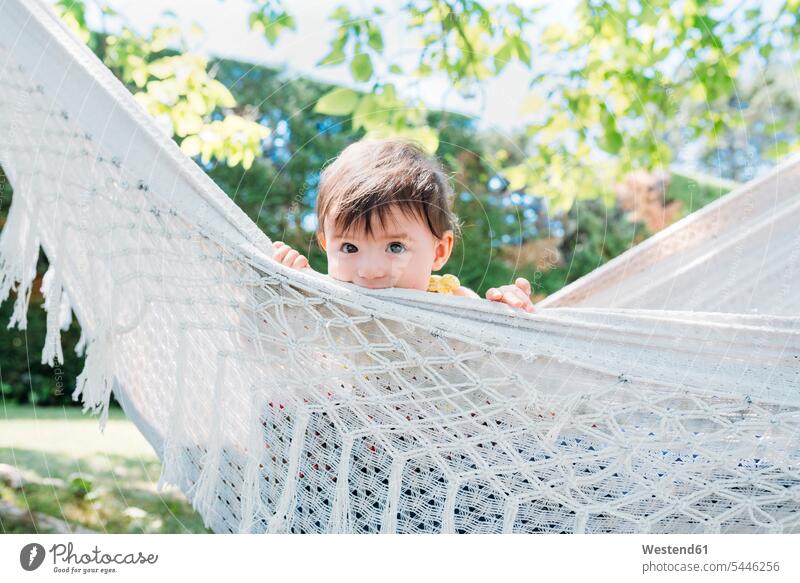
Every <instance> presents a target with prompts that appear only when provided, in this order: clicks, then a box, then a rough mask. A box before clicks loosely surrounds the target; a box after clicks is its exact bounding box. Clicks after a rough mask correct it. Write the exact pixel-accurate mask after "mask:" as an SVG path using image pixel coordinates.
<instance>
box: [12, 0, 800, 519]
mask: <svg viewBox="0 0 800 583" xmlns="http://www.w3.org/2000/svg"><path fill="white" fill-rule="evenodd" d="M0 43H2V44H0V71H2V77H1V79H2V81H0V165H2V168H3V170H4V171H5V173H6V175H7V176H8V179H9V180H10V183H11V186H12V187H13V201H12V206H11V208H10V211H9V216H8V220H7V222H6V224H5V225H4V228H3V231H2V235H0V298H5V297H7V296H8V295H9V294H10V292H11V291H12V290H14V291H16V304H15V307H14V313H13V316H12V323H13V324H17V325H18V326H20V327H21V328H24V327H25V324H26V310H27V305H28V300H29V298H30V295H31V291H32V287H33V281H34V278H35V274H36V263H37V258H38V257H39V253H40V248H41V250H42V251H43V252H44V254H45V255H46V257H47V262H48V265H49V269H48V271H47V274H46V275H45V277H44V279H43V292H44V294H45V297H46V301H45V307H46V309H47V310H48V311H47V333H46V338H45V339H44V348H43V354H42V357H43V361H45V362H49V363H51V364H53V363H54V362H56V360H57V361H58V362H63V360H64V358H65V355H64V354H63V353H62V349H61V343H60V331H61V330H62V329H64V327H65V326H66V325H67V324H68V323H69V319H70V318H71V317H72V315H73V314H74V316H75V317H77V319H78V321H79V323H80V326H81V329H82V332H83V339H82V342H81V343H80V344H81V346H82V347H85V350H86V362H85V368H84V370H83V372H82V373H81V375H80V377H79V378H78V382H77V387H76V390H75V394H74V397H75V398H76V399H81V400H82V402H83V404H84V406H85V409H88V410H91V411H93V412H97V413H99V414H100V416H101V424H102V423H104V422H105V417H106V413H107V409H108V404H109V399H110V396H111V394H112V393H113V394H114V396H115V398H116V399H117V400H118V401H119V402H120V404H121V405H122V407H123V409H124V410H125V413H126V414H127V416H128V417H129V418H130V419H131V420H133V422H134V423H135V424H136V425H137V427H138V428H139V430H140V431H141V432H142V433H143V435H144V436H145V437H146V438H147V439H148V440H149V442H150V444H151V445H152V447H153V449H154V450H155V452H156V453H157V454H158V456H159V458H160V459H161V461H162V475H161V480H160V485H162V486H163V485H164V484H168V483H169V484H175V485H177V486H179V487H180V488H181V489H182V490H183V491H184V492H185V493H186V496H187V497H188V498H189V500H190V501H191V502H192V504H193V506H194V507H195V508H196V509H197V510H198V512H199V513H200V514H201V515H202V516H203V518H204V520H205V522H206V524H207V526H209V527H211V528H213V529H214V530H215V531H217V532H544V533H556V532H672V533H689V532H797V531H800V512H798V510H799V509H800V475H798V467H799V466H798V463H800V455H799V454H800V448H799V447H798V446H800V438H798V426H800V410H799V407H800V391H799V390H798V388H799V387H800V327H799V326H798V318H797V316H796V315H797V313H798V308H800V293H798V287H799V286H798V284H799V283H800V231H798V229H797V228H796V225H797V222H798V220H800V196H798V192H800V159H797V158H795V159H792V160H790V161H789V162H787V163H785V164H783V165H781V166H779V167H778V168H776V169H775V170H774V171H772V172H771V173H769V174H768V175H766V176H764V177H762V178H760V179H758V180H755V181H753V182H751V183H749V184H747V185H745V186H743V187H741V188H739V189H738V190H736V191H735V192H733V193H731V194H729V195H727V196H725V197H724V198H722V199H720V200H718V201H716V202H714V203H712V204H711V205H708V206H707V207H706V208H704V209H702V210H701V211H699V212H697V213H694V214H693V215H690V216H689V217H687V218H686V219H684V220H683V221H680V222H679V223H677V224H675V225H673V226H671V227H669V228H667V229H665V230H664V231H662V232H661V233H659V234H658V235H656V236H654V237H652V238H651V239H649V240H648V241H646V242H644V243H642V244H641V245H639V246H637V247H635V248H634V249H632V250H630V251H628V252H627V253H625V254H623V255H621V256H620V257H618V258H616V259H614V260H612V261H611V262H609V263H608V264H607V265H605V266H603V267H601V268H600V269H598V270H597V271H596V272H594V273H592V274H590V275H588V276H587V277H585V278H583V279H581V280H579V281H577V282H575V283H573V284H571V285H570V286H568V287H566V288H565V289H563V290H562V291H561V292H559V293H557V294H554V295H553V296H551V297H549V298H548V299H547V300H545V301H544V302H541V303H540V304H539V305H538V307H537V311H536V313H534V314H527V313H522V312H521V311H515V310H512V309H510V308H508V307H507V306H503V305H497V304H493V303H490V302H487V301H484V300H475V299H471V298H464V297H454V296H452V295H448V294H430V293H425V292H418V291H412V290H397V289H387V290H364V289H360V288H357V287H354V286H351V285H348V284H343V283H340V282H336V281H333V280H331V279H330V278H328V277H326V276H319V275H315V274H312V273H307V272H305V271H297V270H290V269H287V268H284V267H283V266H281V265H279V264H278V263H277V262H275V261H274V260H273V259H272V258H271V257H272V252H273V250H272V244H271V242H270V240H269V239H268V238H267V237H266V236H265V235H264V234H263V233H262V232H261V231H260V230H259V229H258V228H257V226H256V225H255V224H253V223H252V222H251V221H250V220H249V219H248V218H247V217H246V216H245V215H244V213H243V212H241V211H240V210H239V209H238V208H237V207H236V205H235V204H234V203H233V202H232V201H231V200H230V199H229V198H228V196H226V194H225V193H224V192H222V191H220V190H219V188H218V187H217V186H216V185H215V184H214V183H213V182H212V181H211V180H210V179H209V178H208V176H207V175H206V174H205V173H204V172H203V171H202V170H201V169H200V168H199V167H198V166H197V165H196V164H195V162H194V161H192V160H191V159H189V158H187V157H186V156H185V155H184V154H183V153H182V152H181V151H180V149H179V148H178V147H177V146H176V144H175V143H174V142H173V141H172V140H171V138H170V137H169V136H166V135H164V134H163V133H162V132H161V130H159V129H158V127H157V126H156V125H155V123H154V122H153V120H151V119H150V118H149V117H148V115H147V114H146V113H145V112H144V111H143V110H142V109H141V108H140V106H139V105H138V104H137V103H136V101H135V100H134V99H133V98H132V96H131V95H130V93H129V92H128V91H127V89H126V88H125V87H124V86H123V85H122V84H121V83H120V82H119V81H118V80H117V79H116V78H115V77H114V76H113V74H111V72H110V71H108V70H107V69H106V68H105V66H104V65H103V64H102V63H101V62H100V61H99V60H98V59H97V58H96V57H95V56H94V54H93V53H92V52H91V51H90V50H89V49H88V48H87V47H85V46H84V45H83V44H82V43H80V41H78V40H77V39H76V38H75V37H73V36H72V34H71V33H70V32H69V31H68V30H67V29H66V28H65V27H64V26H62V24H61V23H60V22H59V21H58V19H57V18H56V17H55V15H53V14H52V13H51V12H50V9H49V8H48V7H47V6H45V5H44V4H42V3H41V2H39V1H35V2H32V1H30V0H25V1H22V0H5V1H4V2H3V3H2V4H0ZM32 342H35V341H34V340H33V339H32ZM68 356H69V355H68Z"/></svg>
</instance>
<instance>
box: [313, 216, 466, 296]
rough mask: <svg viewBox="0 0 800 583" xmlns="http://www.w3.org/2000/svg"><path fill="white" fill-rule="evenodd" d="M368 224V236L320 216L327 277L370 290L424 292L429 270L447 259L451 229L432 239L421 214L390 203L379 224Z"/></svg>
mask: <svg viewBox="0 0 800 583" xmlns="http://www.w3.org/2000/svg"><path fill="white" fill-rule="evenodd" d="M371 226H372V233H371V234H370V236H369V237H367V235H366V233H365V232H357V231H356V229H349V230H348V231H347V232H344V233H340V232H336V231H335V229H334V227H333V221H332V220H331V219H330V218H327V219H326V220H325V224H324V225H323V232H324V240H325V252H326V253H327V255H328V275H330V276H331V277H332V278H334V279H337V280H339V281H346V282H349V283H354V284H355V285H358V286H361V287H366V288H372V289H378V288H386V287H402V288H410V289H419V290H427V289H428V281H429V279H430V276H431V272H432V271H435V270H437V269H440V268H441V267H442V266H443V265H444V264H445V262H446V261H447V259H448V258H449V257H450V252H451V251H452V248H453V233H452V231H446V232H445V233H444V235H443V236H442V238H441V239H437V238H436V237H435V236H434V234H433V233H431V230H430V228H429V227H428V225H427V224H426V223H425V222H423V219H422V218H421V217H416V216H409V215H406V214H405V213H403V212H402V210H401V209H400V208H398V207H392V209H391V210H390V212H389V215H388V217H387V219H386V220H385V221H384V224H383V225H381V222H380V221H379V220H378V219H377V217H376V218H375V219H374V220H372V221H371Z"/></svg>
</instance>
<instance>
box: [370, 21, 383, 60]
mask: <svg viewBox="0 0 800 583" xmlns="http://www.w3.org/2000/svg"><path fill="white" fill-rule="evenodd" d="M367 42H368V44H369V46H370V47H372V48H373V49H375V50H376V51H378V52H379V53H380V52H382V51H383V35H382V34H381V31H380V29H379V28H378V27H376V26H373V25H371V24H370V25H369V40H368V41H367Z"/></svg>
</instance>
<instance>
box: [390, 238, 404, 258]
mask: <svg viewBox="0 0 800 583" xmlns="http://www.w3.org/2000/svg"><path fill="white" fill-rule="evenodd" d="M386 250H387V251H388V252H389V253H394V254H395V255H399V254H400V253H402V252H403V251H405V250H406V246H405V245H403V244H402V243H398V242H396V241H395V242H394V243H389V245H388V246H387V247H386Z"/></svg>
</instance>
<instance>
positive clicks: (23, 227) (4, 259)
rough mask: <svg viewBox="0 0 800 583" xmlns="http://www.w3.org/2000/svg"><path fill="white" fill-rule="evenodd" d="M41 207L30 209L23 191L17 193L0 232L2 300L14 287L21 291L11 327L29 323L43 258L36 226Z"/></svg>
mask: <svg viewBox="0 0 800 583" xmlns="http://www.w3.org/2000/svg"><path fill="white" fill-rule="evenodd" d="M37 211H38V207H34V209H30V208H29V207H28V206H27V205H26V200H25V198H23V196H22V195H21V194H19V195H17V196H15V197H14V201H13V202H12V203H11V208H10V209H9V211H8V219H7V220H6V224H5V226H4V227H3V232H2V233H0V302H3V301H5V299H6V298H7V297H8V296H9V294H10V293H11V290H15V291H16V292H17V300H16V302H15V303H14V311H13V313H12V314H11V320H10V321H9V323H8V327H9V328H13V327H14V326H15V325H16V326H17V327H18V328H19V329H20V330H25V329H26V328H27V326H28V318H27V312H28V303H29V302H30V299H31V290H32V288H33V279H34V278H35V277H36V262H37V261H38V259H39V238H38V237H37V236H36V229H35V225H36V219H37V217H36V213H37ZM15 284H16V286H15Z"/></svg>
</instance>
